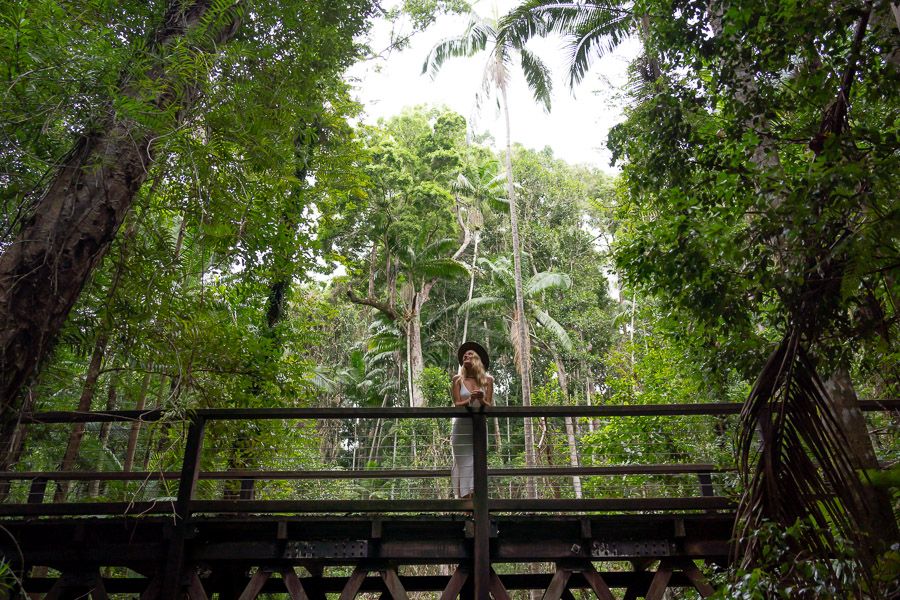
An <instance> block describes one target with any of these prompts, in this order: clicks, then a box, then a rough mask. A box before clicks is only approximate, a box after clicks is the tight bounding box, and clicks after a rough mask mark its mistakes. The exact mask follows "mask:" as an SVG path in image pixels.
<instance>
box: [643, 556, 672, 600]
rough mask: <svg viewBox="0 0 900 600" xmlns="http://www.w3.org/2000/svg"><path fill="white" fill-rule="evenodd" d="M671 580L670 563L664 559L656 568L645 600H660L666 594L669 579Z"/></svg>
mask: <svg viewBox="0 0 900 600" xmlns="http://www.w3.org/2000/svg"><path fill="white" fill-rule="evenodd" d="M671 578H672V563H671V562H669V561H668V560H667V559H665V558H664V559H662V560H661V561H659V567H657V569H656V574H654V575H653V580H652V581H651V582H650V589H648V590H647V596H646V598H647V600H662V599H663V595H664V594H665V593H666V588H667V587H669V579H671Z"/></svg>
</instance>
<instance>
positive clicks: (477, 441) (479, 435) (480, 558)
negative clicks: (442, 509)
mask: <svg viewBox="0 0 900 600" xmlns="http://www.w3.org/2000/svg"><path fill="white" fill-rule="evenodd" d="M472 447H473V451H474V452H473V456H474V459H475V460H474V465H473V466H474V469H473V475H474V479H475V481H474V483H475V493H474V494H473V497H472V511H473V513H474V516H475V540H474V543H475V548H474V550H475V552H474V561H473V562H474V563H475V564H474V565H473V569H472V570H473V575H474V583H475V600H489V598H490V587H491V517H490V514H489V513H488V477H487V418H486V417H485V415H484V412H482V411H476V412H472Z"/></svg>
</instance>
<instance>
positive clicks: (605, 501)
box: [0, 496, 736, 516]
mask: <svg viewBox="0 0 900 600" xmlns="http://www.w3.org/2000/svg"><path fill="white" fill-rule="evenodd" d="M735 506H736V504H735V502H734V501H733V500H731V499H730V498H726V497H722V496H697V497H677V498H598V499H548V500H540V499H539V500H533V499H513V500H499V499H496V500H495V499H490V500H488V508H489V510H490V511H491V512H522V513H541V512H641V511H696V510H733V509H734V508H735ZM174 510H175V506H174V501H162V502H72V503H68V504H0V516H64V515H65V516H77V515H79V516H83V515H122V516H125V515H129V516H142V515H165V514H172V513H173V512H174ZM471 511H472V500H471V499H463V500H449V499H446V500H380V499H377V500H193V501H191V513H192V514H243V513H253V514H276V513H284V514H292V513H296V514H311V513H339V514H348V513H359V514H364V513H379V514H380V513H446V512H471Z"/></svg>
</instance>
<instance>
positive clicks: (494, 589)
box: [491, 569, 509, 600]
mask: <svg viewBox="0 0 900 600" xmlns="http://www.w3.org/2000/svg"><path fill="white" fill-rule="evenodd" d="M491 595H492V596H493V597H494V600H509V592H507V591H506V586H504V585H503V582H502V581H501V580H500V576H499V575H497V572H496V571H494V569H491Z"/></svg>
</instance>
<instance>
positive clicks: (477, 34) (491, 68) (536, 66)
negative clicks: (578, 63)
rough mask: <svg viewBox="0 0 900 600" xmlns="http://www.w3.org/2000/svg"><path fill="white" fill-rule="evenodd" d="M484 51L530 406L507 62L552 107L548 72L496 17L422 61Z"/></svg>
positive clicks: (432, 64) (529, 461) (434, 68)
mask: <svg viewBox="0 0 900 600" xmlns="http://www.w3.org/2000/svg"><path fill="white" fill-rule="evenodd" d="M484 51H487V52H488V61H487V64H486V65H485V69H484V78H483V83H484V89H485V90H486V91H488V92H491V91H496V92H497V93H499V95H500V105H501V108H502V110H503V117H504V120H505V122H506V191H507V197H508V198H509V220H510V227H511V229H512V247H513V264H514V268H515V291H516V307H517V309H516V310H517V314H518V315H520V319H519V320H518V321H517V325H518V340H519V343H520V345H519V346H518V351H519V355H520V357H521V360H520V361H519V367H520V371H519V374H520V376H521V378H522V404H523V405H524V406H531V357H530V356H529V353H528V351H527V348H526V347H525V345H524V344H526V343H527V341H528V335H527V331H528V326H527V323H526V322H525V308H524V301H523V295H522V264H521V263H522V260H521V243H520V241H519V221H518V215H517V213H516V196H515V188H514V185H513V175H512V142H511V140H510V125H509V98H508V91H509V81H510V67H511V66H512V63H513V60H514V59H515V58H516V57H517V56H518V59H519V64H520V66H521V68H522V71H523V73H524V74H525V79H526V81H527V82H528V85H529V87H530V88H531V90H532V92H533V93H534V98H535V100H537V101H538V102H540V103H541V104H543V105H544V108H545V109H546V110H548V111H549V110H550V89H551V84H550V72H549V70H548V69H547V67H546V66H545V65H544V63H543V62H542V61H541V60H540V59H539V58H538V57H537V56H536V55H535V54H534V53H532V52H531V51H530V50H528V49H527V48H525V46H524V43H522V42H520V41H519V40H518V39H517V38H512V37H510V36H501V35H500V30H499V28H498V27H497V23H496V20H487V19H482V18H480V17H478V16H477V15H475V14H474V13H473V14H472V15H471V18H470V21H469V24H468V26H467V27H466V29H465V31H464V32H463V33H462V35H459V36H456V37H452V38H448V39H446V40H443V41H442V42H440V43H438V44H437V45H436V46H435V47H434V48H432V49H431V52H429V53H428V56H427V57H426V58H425V63H424V65H423V66H422V73H428V74H429V75H430V76H431V77H432V78H434V77H435V76H436V75H437V72H438V70H439V69H440V68H441V66H442V65H443V64H444V62H445V61H446V60H447V59H448V58H456V57H471V56H473V55H475V54H478V53H480V52H484ZM525 463H526V466H528V467H533V466H534V464H535V461H534V432H533V431H532V429H531V425H530V420H528V419H526V421H525ZM528 493H529V496H531V497H534V496H535V490H534V485H533V483H531V484H529V486H528Z"/></svg>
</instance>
